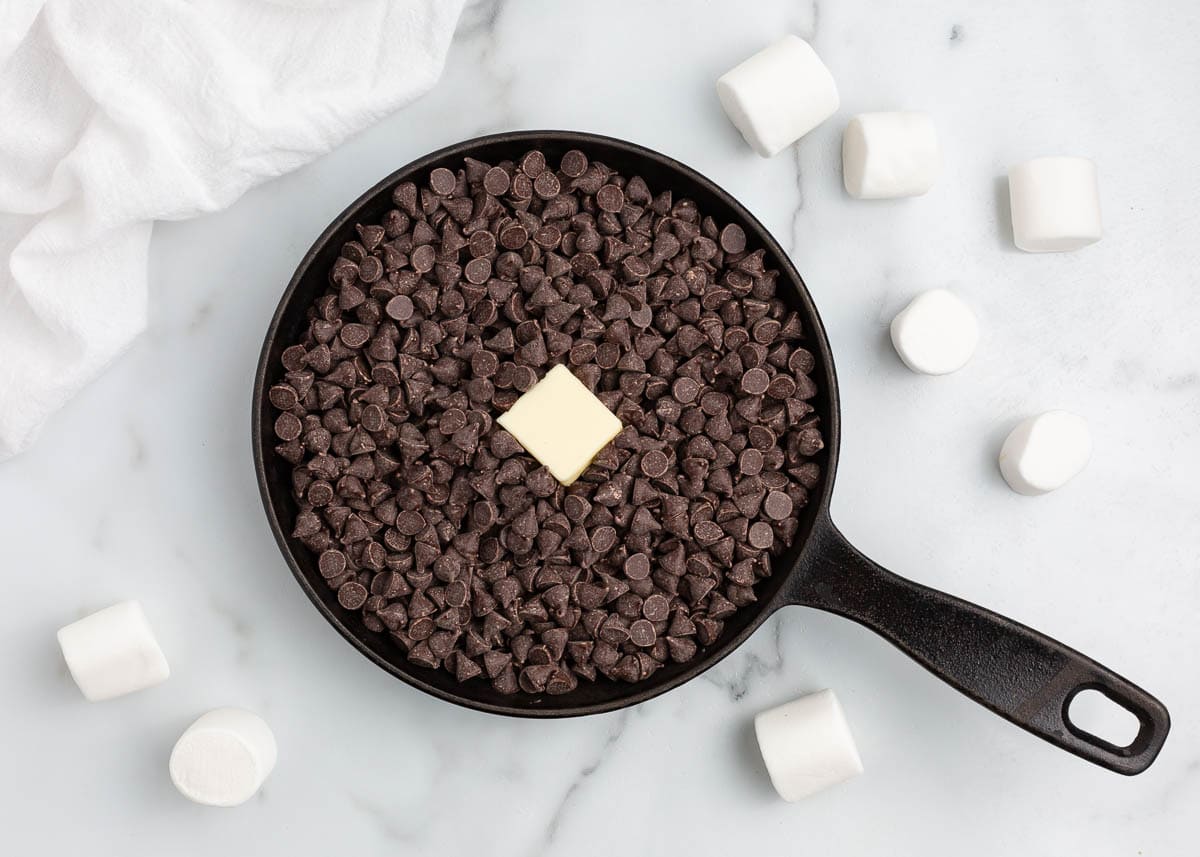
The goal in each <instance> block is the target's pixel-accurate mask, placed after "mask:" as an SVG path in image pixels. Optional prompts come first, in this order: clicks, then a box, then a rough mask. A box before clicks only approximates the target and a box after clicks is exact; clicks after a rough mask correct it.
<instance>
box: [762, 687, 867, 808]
mask: <svg viewBox="0 0 1200 857" xmlns="http://www.w3.org/2000/svg"><path fill="white" fill-rule="evenodd" d="M754 733H755V735H757V736H758V748H759V750H761V751H762V757H763V761H764V762H766V765H767V773H768V774H769V775H770V777H771V784H772V785H773V786H775V791H777V792H779V796H780V797H781V798H783V799H784V800H786V801H797V800H800V799H801V798H805V797H808V796H809V795H811V794H815V793H816V792H819V791H821V790H822V789H827V788H829V787H830V786H834V785H837V784H838V783H840V782H842V781H844V780H848V779H850V778H851V777H853V776H856V775H858V774H861V773H862V770H863V764H862V759H860V758H859V756H858V748H857V747H855V746H854V736H853V735H851V734H850V727H849V726H847V725H846V716H845V715H844V714H843V713H842V706H841V705H839V704H838V700H837V697H836V696H835V695H834V693H833V691H832V690H822V691H820V692H818V693H812V694H809V695H808V696H802V697H800V698H799V699H797V700H794V701H792V702H789V703H786V704H784V705H781V706H779V707H778V708H772V709H771V710H770V711H764V712H763V713H762V714H760V715H758V716H757V717H755V718H754Z"/></svg>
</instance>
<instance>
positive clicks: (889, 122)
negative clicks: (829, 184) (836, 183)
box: [842, 112, 942, 199]
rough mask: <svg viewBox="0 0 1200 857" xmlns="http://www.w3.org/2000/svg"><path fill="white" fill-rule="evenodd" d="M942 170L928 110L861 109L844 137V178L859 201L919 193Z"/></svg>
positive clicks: (940, 157) (932, 182) (849, 192)
mask: <svg viewBox="0 0 1200 857" xmlns="http://www.w3.org/2000/svg"><path fill="white" fill-rule="evenodd" d="M941 168H942V153H941V149H940V147H939V146H938V137H937V129H936V128H934V127H933V120H932V119H930V118H929V115H928V114H927V113H915V112H894V113H860V114H859V115H858V116H855V117H854V118H853V119H851V120H850V124H849V125H847V126H846V132H845V134H843V135H842V181H843V182H844V183H845V185H846V192H847V193H848V194H850V195H851V196H852V197H854V198H855V199H895V198H897V197H902V196H920V195H921V194H923V193H925V192H926V191H928V190H929V189H930V188H931V187H933V184H934V182H936V181H937V177H938V172H940V171H941Z"/></svg>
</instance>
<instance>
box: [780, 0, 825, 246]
mask: <svg viewBox="0 0 1200 857" xmlns="http://www.w3.org/2000/svg"><path fill="white" fill-rule="evenodd" d="M820 18H821V7H820V3H819V2H818V0H813V2H812V5H811V6H810V11H809V20H810V22H811V24H810V26H809V27H804V26H801V25H800V24H793V25H792V27H791V29H792V30H793V31H794V32H797V33H799V34H800V35H802V36H803V37H804V38H805V39H807V40H808V41H809V42H816V40H817V30H818V25H819V23H820ZM792 164H793V166H795V168H796V180H795V184H796V207H795V208H794V209H792V222H791V233H792V234H791V241H790V242H789V246H788V248H787V250H788V255H789V256H792V257H794V256H795V255H796V251H797V249H799V247H800V218H801V217H802V215H803V213H804V167H803V165H802V164H801V163H800V147H799V146H795V145H794V146H792Z"/></svg>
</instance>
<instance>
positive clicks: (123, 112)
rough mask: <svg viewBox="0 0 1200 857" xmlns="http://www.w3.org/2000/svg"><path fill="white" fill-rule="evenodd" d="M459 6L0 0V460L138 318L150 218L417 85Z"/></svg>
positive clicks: (215, 205) (366, 0)
mask: <svg viewBox="0 0 1200 857" xmlns="http://www.w3.org/2000/svg"><path fill="white" fill-rule="evenodd" d="M299 7H302V8H299ZM461 7H462V0H340V2H339V1H338V0H332V1H331V2H304V3H293V4H290V5H289V4H286V3H271V2H264V0H209V2H206V3H193V2H187V0H125V2H121V3H92V2H87V0H5V2H4V3H0V117H3V121H0V260H3V262H4V263H5V264H3V265H2V266H0V367H2V368H0V459H3V458H6V457H8V456H10V455H12V454H14V453H16V452H18V451H20V450H22V449H24V448H25V447H26V446H28V444H29V443H30V442H31V441H32V439H33V437H34V436H35V434H36V433H37V430H38V428H39V427H40V426H41V425H42V423H43V422H44V421H45V419H46V418H47V417H48V416H49V415H50V414H51V413H53V412H54V411H55V410H56V409H58V408H59V407H61V406H62V405H63V404H64V403H65V402H66V401H67V400H68V399H69V398H70V397H71V396H72V395H73V394H74V393H75V392H76V391H78V390H79V388H80V387H82V386H83V385H84V384H85V383H87V382H88V381H89V380H90V379H91V378H93V377H94V376H95V375H96V374H98V373H99V372H100V371H101V370H102V369H103V368H104V367H105V366H106V365H107V364H108V363H109V362H111V361H112V360H113V359H114V358H115V357H116V356H117V355H118V354H119V353H120V352H121V350H122V349H124V348H125V347H126V346H127V345H128V344H129V343H130V341H131V340H132V339H133V338H134V337H136V336H137V335H138V334H139V333H140V332H141V331H142V330H143V329H144V328H145V326H146V315H147V313H146V304H147V294H146V259H147V248H148V244H149V240H150V229H151V223H152V221H154V220H167V219H169V220H176V219H182V218H186V217H192V216H194V215H197V214H200V213H203V212H208V211H214V210H217V209H220V208H223V207H225V206H227V205H229V204H230V203H232V202H233V201H234V200H236V199H237V198H238V197H239V196H240V195H241V194H242V193H243V192H245V191H246V190H247V189H249V188H250V187H252V186H254V185H256V184H259V183H261V182H263V181H265V180H266V179H269V178H273V177H275V176H278V175H280V174H282V173H285V172H288V171H289V170H293V169H295V168H296V167H298V166H300V165H302V164H304V163H307V162H308V161H311V160H313V159H314V158H316V157H317V156H319V155H322V154H324V153H325V152H328V151H329V150H330V149H332V148H333V147H335V146H337V145H338V144H339V143H341V142H342V141H343V140H345V139H346V138H347V137H349V136H350V135H351V134H353V133H355V132H357V131H359V130H361V129H363V128H365V127H367V126H368V125H370V124H372V123H373V122H375V121H376V120H378V119H379V118H381V117H383V116H384V115H386V114H387V113H390V112H392V111H394V110H396V109H397V108H398V107H400V106H402V105H403V104H406V103H407V102H409V101H412V100H413V99H414V98H416V97H417V96H419V95H421V94H422V93H424V92H425V91H426V90H428V89H429V88H430V87H431V86H433V84H434V82H435V81H436V80H437V77H438V75H439V74H440V73H441V68H442V63H443V62H444V60H445V55H446V50H447V47H448V46H449V43H450V38H451V36H452V35H453V31H454V25H455V21H456V20H457V18H458V13H459V11H460V10H461Z"/></svg>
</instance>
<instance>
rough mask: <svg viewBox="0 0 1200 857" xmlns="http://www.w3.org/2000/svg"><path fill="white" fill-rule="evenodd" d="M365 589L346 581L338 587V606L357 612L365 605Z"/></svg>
mask: <svg viewBox="0 0 1200 857" xmlns="http://www.w3.org/2000/svg"><path fill="white" fill-rule="evenodd" d="M368 594H369V593H368V592H367V587H365V586H363V585H362V584H361V583H357V582H355V581H347V582H346V583H343V584H342V585H341V586H339V587H338V593H337V596H338V604H341V605H342V606H343V607H345V608H346V609H347V610H357V609H358V608H359V607H362V606H363V605H364V604H366V603H367V595H368Z"/></svg>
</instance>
